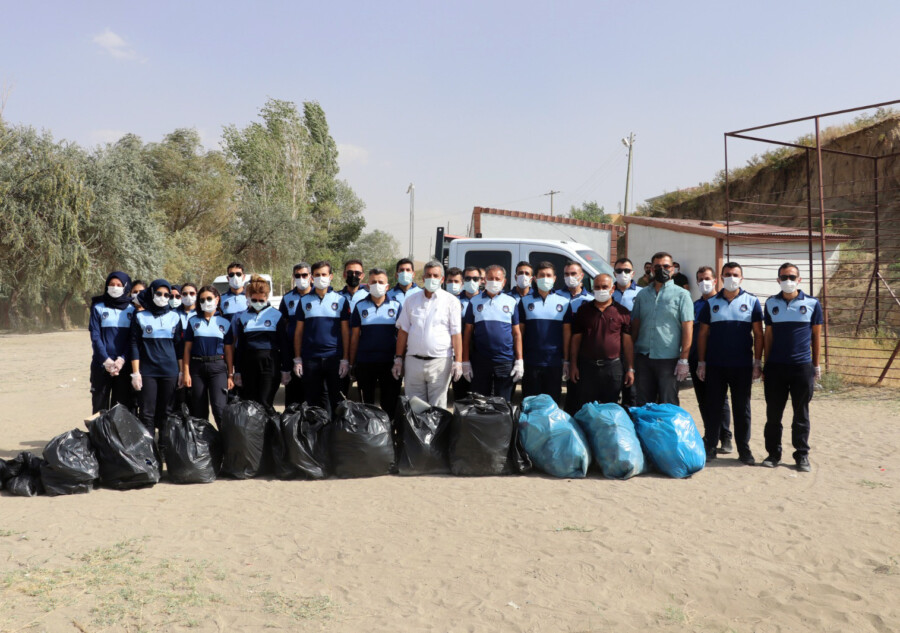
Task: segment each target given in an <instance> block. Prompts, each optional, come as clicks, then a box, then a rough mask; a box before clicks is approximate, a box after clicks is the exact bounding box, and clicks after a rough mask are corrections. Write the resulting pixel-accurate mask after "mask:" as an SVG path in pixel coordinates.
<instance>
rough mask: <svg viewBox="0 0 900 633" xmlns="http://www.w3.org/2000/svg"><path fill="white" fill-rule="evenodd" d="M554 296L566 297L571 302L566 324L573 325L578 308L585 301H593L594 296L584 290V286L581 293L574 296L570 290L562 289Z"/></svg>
mask: <svg viewBox="0 0 900 633" xmlns="http://www.w3.org/2000/svg"><path fill="white" fill-rule="evenodd" d="M554 294H557V295H559V296H560V297H565V298H566V299H568V300H569V306H568V308H567V310H566V317H565V320H564V322H565V323H571V322H572V318H573V317H574V316H575V313H576V312H578V308H580V307H581V304H582V303H584V302H585V301H593V300H594V295H592V294H591V293H590V292H588V291H587V290H585V289H584V286H582V287H581V292H580V293H578V294H577V295H575V296H574V297H573V296H572V293H571V292H569V289H568V288H560V289H559V290H557V291H556V292H555V293H554Z"/></svg>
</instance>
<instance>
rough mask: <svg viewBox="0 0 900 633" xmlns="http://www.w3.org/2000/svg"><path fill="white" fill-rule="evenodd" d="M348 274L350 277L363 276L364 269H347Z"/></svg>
mask: <svg viewBox="0 0 900 633" xmlns="http://www.w3.org/2000/svg"><path fill="white" fill-rule="evenodd" d="M347 276H348V277H362V271H358V270H348V271H347Z"/></svg>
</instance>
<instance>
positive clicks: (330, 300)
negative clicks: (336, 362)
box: [297, 290, 350, 358]
mask: <svg viewBox="0 0 900 633" xmlns="http://www.w3.org/2000/svg"><path fill="white" fill-rule="evenodd" d="M300 308H301V309H300V310H299V311H298V312H297V321H298V322H299V321H303V344H302V347H301V349H300V355H301V357H303V358H328V357H330V356H338V357H343V355H344V342H343V339H342V338H341V321H348V320H349V319H350V301H349V300H348V299H347V297H345V296H343V295H342V294H340V293H339V292H335V291H334V290H329V291H328V292H326V293H325V294H324V295H323V296H322V298H321V299H320V298H319V295H318V294H316V292H315V291H313V292H311V293H309V294H308V295H306V296H305V297H303V298H302V299H300Z"/></svg>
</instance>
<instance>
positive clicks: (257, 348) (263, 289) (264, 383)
mask: <svg viewBox="0 0 900 633" xmlns="http://www.w3.org/2000/svg"><path fill="white" fill-rule="evenodd" d="M270 292H271V288H270V287H269V282H268V281H266V280H265V279H263V278H262V277H260V276H259V275H253V277H252V278H251V279H250V283H249V284H247V294H248V295H249V296H248V299H249V301H248V307H247V309H246V310H245V311H244V312H241V313H239V314H236V315H234V317H233V319H232V323H233V324H234V341H235V355H234V365H235V370H234V378H233V380H234V383H235V384H236V385H237V386H238V387H240V388H241V398H243V399H245V400H253V401H254V402H259V403H260V404H262V405H264V406H266V407H268V408H270V409H271V408H272V403H273V402H274V401H275V393H276V392H277V391H278V385H279V384H287V382H288V380H289V379H290V368H291V353H290V345H289V344H288V340H287V319H285V318H284V315H282V314H281V312H279V311H278V310H276V309H275V308H273V307H272V306H270V305H269V294H270Z"/></svg>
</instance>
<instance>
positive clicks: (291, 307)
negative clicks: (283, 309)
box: [288, 301, 297, 310]
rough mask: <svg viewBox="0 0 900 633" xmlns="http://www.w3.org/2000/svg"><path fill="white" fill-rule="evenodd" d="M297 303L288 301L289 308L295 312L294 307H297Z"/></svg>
mask: <svg viewBox="0 0 900 633" xmlns="http://www.w3.org/2000/svg"><path fill="white" fill-rule="evenodd" d="M296 303H297V302H296V301H288V307H289V308H290V309H291V310H293V309H294V305H295V304H296Z"/></svg>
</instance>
